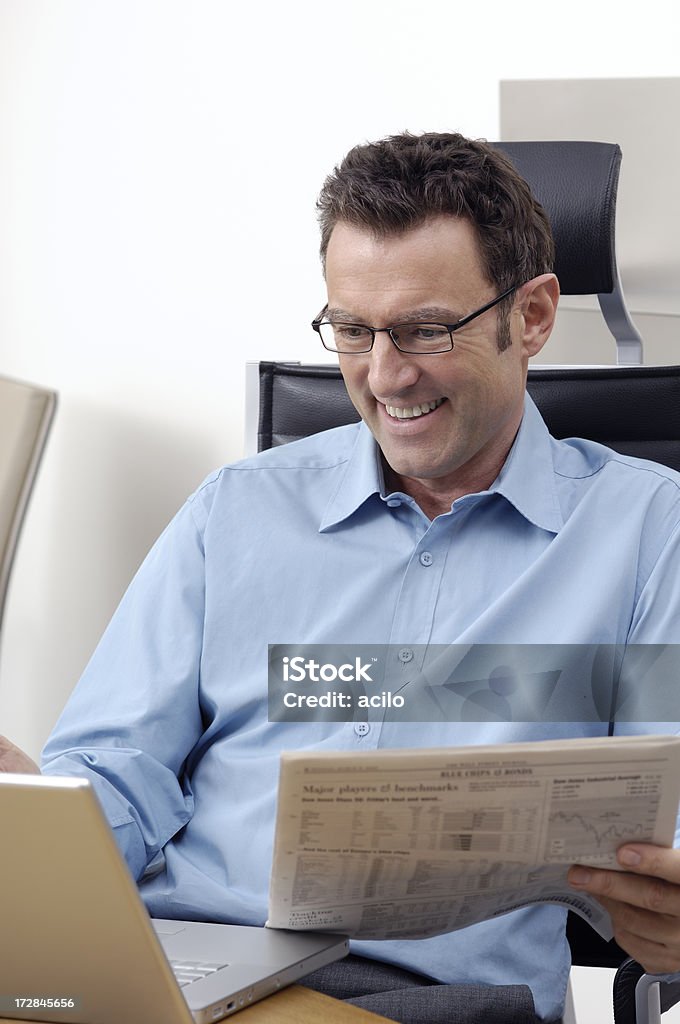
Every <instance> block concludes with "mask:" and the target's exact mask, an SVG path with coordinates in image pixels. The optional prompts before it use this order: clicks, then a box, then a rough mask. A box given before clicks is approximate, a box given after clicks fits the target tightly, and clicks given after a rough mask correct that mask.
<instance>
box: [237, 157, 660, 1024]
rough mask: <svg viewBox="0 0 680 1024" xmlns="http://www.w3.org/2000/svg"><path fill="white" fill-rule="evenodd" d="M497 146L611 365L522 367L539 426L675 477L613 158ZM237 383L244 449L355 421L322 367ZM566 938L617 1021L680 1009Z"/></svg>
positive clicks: (265, 367) (332, 368)
mask: <svg viewBox="0 0 680 1024" xmlns="http://www.w3.org/2000/svg"><path fill="white" fill-rule="evenodd" d="M497 145H498V147H499V148H500V149H502V150H503V151H504V152H505V153H506V154H507V156H508V157H510V159H511V160H512V161H513V162H514V163H515V165H516V166H517V168H518V169H519V170H520V172H521V173H522V175H523V176H524V177H525V178H526V179H527V181H528V182H529V184H530V185H531V187H532V190H533V192H534V194H535V195H536V197H537V198H538V199H539V201H540V202H541V203H542V205H543V207H544V209H545V210H546V213H547V214H548V217H549V218H550V221H551V225H552V229H553V234H554V236H555V243H556V266H555V271H556V273H557V275H558V277H559V279H560V286H561V290H562V293H563V294H566V295H574V294H589V295H592V294H595V295H597V296H598V298H599V301H600V306H601V308H602V311H603V315H604V317H605V319H606V321H607V324H608V326H609V328H610V330H611V332H612V334H613V335H614V338H615V341H616V347H617V355H618V362H619V364H621V365H618V366H611V367H592V368H583V367H560V368H554V367H550V368H547V367H545V368H541V367H532V368H530V371H529V380H528V390H529V392H530V394H531V395H532V397H533V399H534V401H535V402H536V404H537V405H538V408H539V409H540V411H541V413H542V415H543V417H544V419H545V420H546V423H547V424H548V428H549V429H550V431H551V433H552V434H553V435H554V436H555V437H558V438H562V437H585V438H588V439H591V440H595V441H599V442H600V443H602V444H606V445H608V446H609V447H611V448H613V449H615V450H616V451H619V452H621V453H623V454H628V455H634V456H637V457H640V458H647V459H652V460H654V461H657V462H661V463H663V464H665V465H667V466H671V467H672V468H673V469H676V470H680V366H663V367H661V366H642V365H625V364H639V363H640V362H641V359H642V342H641V339H640V336H639V334H638V332H637V330H636V328H635V327H634V325H633V324H632V322H631V319H630V316H629V315H628V312H627V310H626V306H625V302H624V298H623V292H622V289H621V284H620V280H619V275H618V270H617V267H616V255H615V213H616V189H617V184H618V174H619V168H620V163H621V150H620V149H619V147H618V146H616V145H613V144H608V143H595V142H514V143H498V144H497ZM310 336H311V332H310ZM253 369H255V371H256V373H255V376H256V378H257V380H256V382H255V383H254V381H253V373H252V371H253ZM247 386H248V388H249V391H250V392H251V394H250V395H249V396H248V404H249V405H252V403H253V402H257V417H251V423H252V424H253V426H252V429H253V431H256V440H255V438H254V437H251V438H249V439H247V445H248V447H249V449H250V450H251V451H254V450H258V451H262V450H263V449H266V448H271V447H273V446H276V445H280V444H285V443H287V442H289V441H293V440H296V439H298V438H301V437H305V436H308V435H309V434H312V433H316V432H318V431H320V430H326V429H329V428H331V427H336V426H341V425H342V424H345V423H352V422H356V421H357V420H358V419H359V416H358V414H357V412H356V410H355V409H354V407H353V406H352V404H351V402H350V400H349V397H348V395H347V392H346V391H345V387H344V383H343V380H342V377H341V375H340V371H339V368H338V367H337V366H336V365H333V364H319V365H300V364H297V363H273V362H262V363H259V364H256V365H255V367H251V368H250V370H249V378H248V384H247ZM255 392H256V393H257V396H255ZM255 420H256V421H257V422H256V426H255ZM567 936H568V938H569V941H570V945H571V948H572V956H573V962H574V964H576V965H583V966H603V967H619V965H622V966H620V967H619V971H618V973H617V976H616V980H615V984H614V1012H615V1017H614V1019H615V1022H616V1024H654V1022H655V1020H658V1019H659V1016H658V1009H657V1008H658V1007H659V1006H660V1008H661V1009H662V1010H665V1009H667V1008H668V1007H669V1006H671V1005H673V1004H674V1003H675V1002H677V1001H679V1000H680V983H678V984H665V983H664V984H659V983H657V982H655V981H654V979H650V978H649V977H648V976H646V975H644V972H643V969H642V968H641V967H640V965H639V964H636V963H635V961H633V960H630V959H626V954H625V953H624V952H623V951H622V950H621V949H620V948H619V947H618V946H617V945H616V943H614V942H611V943H605V942H604V941H603V940H602V939H601V938H600V937H599V936H598V935H597V934H596V933H595V932H594V931H593V930H592V929H591V928H590V927H589V926H588V925H586V924H585V923H584V922H583V921H582V920H581V919H580V918H579V917H577V916H576V915H572V914H570V915H569V923H568V927H567ZM638 982H639V984H638ZM636 986H637V1006H636Z"/></svg>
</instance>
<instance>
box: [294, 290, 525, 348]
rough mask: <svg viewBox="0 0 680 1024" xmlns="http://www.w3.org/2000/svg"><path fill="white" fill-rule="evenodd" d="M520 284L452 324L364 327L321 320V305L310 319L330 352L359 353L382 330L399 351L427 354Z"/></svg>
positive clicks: (448, 341) (444, 344) (448, 343)
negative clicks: (318, 311) (315, 314)
mask: <svg viewBox="0 0 680 1024" xmlns="http://www.w3.org/2000/svg"><path fill="white" fill-rule="evenodd" d="M518 287H519V285H516V284H515V285H513V286H512V288H506V290H505V291H504V292H503V293H502V294H501V295H498V296H497V297H496V298H495V299H492V300H491V302H487V303H486V304H485V305H484V306H480V308H479V309H476V310H475V311H474V313H468V315H467V316H464V317H461V319H460V320H457V321H456V323H455V324H432V323H413V324H394V325H393V326H392V327H367V326H366V324H348V323H345V321H344V320H324V319H323V318H324V316H325V314H326V310H327V309H328V306H327V305H326V306H324V308H323V309H322V310H321V312H320V313H319V315H318V316H317V317H315V318H314V320H312V327H313V328H314V330H315V331H316V332H317V334H318V335H319V337H320V338H321V344H322V345H323V347H324V348H325V349H328V351H329V352H339V353H340V354H341V355H360V354H362V353H364V352H370V351H371V349H372V348H373V344H374V342H375V336H376V334H380V333H381V332H382V331H385V332H386V333H387V334H389V336H390V338H391V339H392V342H393V344H394V345H395V346H396V347H397V348H398V349H399V351H400V352H406V353H410V354H412V355H419V356H428V355H436V354H437V353H439V352H450V351H451V349H452V348H453V335H454V331H459V330H460V329H461V327H465V325H466V324H469V323H470V321H471V320H474V319H475V318H476V317H478V316H481V315H482V313H486V311H487V309H492V308H493V307H494V306H497V305H498V303H499V302H502V300H503V299H506V298H507V297H508V295H512V293H513V292H515V291H517V288H518Z"/></svg>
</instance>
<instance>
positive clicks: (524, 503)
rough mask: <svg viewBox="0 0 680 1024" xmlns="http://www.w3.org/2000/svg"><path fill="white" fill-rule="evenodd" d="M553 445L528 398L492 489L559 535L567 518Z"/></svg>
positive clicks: (527, 517)
mask: <svg viewBox="0 0 680 1024" xmlns="http://www.w3.org/2000/svg"><path fill="white" fill-rule="evenodd" d="M552 446H553V441H552V438H551V436H550V434H549V433H548V428H547V427H546V425H545V423H544V422H543V417H542V416H541V414H540V412H539V411H538V409H537V408H536V405H535V404H534V402H533V399H532V398H531V397H530V396H529V395H528V394H525V396H524V416H523V417H522V422H521V424H520V428H519V430H518V431H517V436H516V438H515V441H514V444H513V446H512V448H511V449H510V453H509V454H508V457H507V459H506V460H505V463H504V465H503V468H502V469H501V471H500V473H499V474H498V476H497V477H496V479H495V481H494V482H493V484H492V485H491V487H490V488H489V493H492V494H494V493H495V494H501V495H502V496H503V497H504V498H505V499H506V500H507V501H509V502H510V504H511V505H514V507H515V508H516V509H517V511H518V512H519V513H520V514H521V515H523V516H524V518H525V519H528V520H529V522H531V523H533V524H534V526H538V527H539V528H540V529H542V530H549V531H550V532H551V533H559V531H560V530H561V528H562V526H563V525H564V517H563V515H562V510H561V507H560V502H559V498H558V495H557V486H556V482H555V466H554V463H553V447H552Z"/></svg>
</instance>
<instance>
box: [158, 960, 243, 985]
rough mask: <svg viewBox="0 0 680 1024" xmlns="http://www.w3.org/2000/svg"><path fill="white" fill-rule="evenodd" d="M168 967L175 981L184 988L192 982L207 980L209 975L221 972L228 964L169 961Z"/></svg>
mask: <svg viewBox="0 0 680 1024" xmlns="http://www.w3.org/2000/svg"><path fill="white" fill-rule="evenodd" d="M170 966H171V967H172V969H173V972H174V974H175V977H176V978H177V981H178V982H179V984H180V985H181V986H182V988H184V986H185V985H190V984H191V982H192V981H199V980H200V979H201V978H207V976H208V975H209V974H214V973H215V971H221V970H222V968H223V967H228V966H229V964H209V963H206V962H205V961H204V960H201V961H200V962H197V963H192V962H191V961H190V960H171V961H170Z"/></svg>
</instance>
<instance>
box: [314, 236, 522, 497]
mask: <svg viewBox="0 0 680 1024" xmlns="http://www.w3.org/2000/svg"><path fill="white" fill-rule="evenodd" d="M518 283H520V282H518ZM326 284H327V288H328V316H329V319H334V318H338V319H343V320H346V321H347V320H350V321H352V322H354V323H361V324H367V325H368V326H372V327H390V326H392V325H393V324H398V323H408V322H409V321H417V320H420V321H430V322H440V323H455V322H456V321H457V320H459V319H460V318H461V317H463V316H465V315H466V314H467V313H470V312H472V311H473V310H475V309H478V308H479V307H480V306H482V305H484V303H486V302H488V301H489V300H490V299H493V298H494V297H495V296H496V294H497V292H498V289H497V288H495V286H494V285H493V284H491V283H490V282H489V281H488V280H487V278H486V276H485V274H484V272H483V270H482V264H481V259H480V255H479V246H478V242H477V239H476V237H475V233H474V230H473V228H472V227H471V225H470V224H469V223H468V221H466V220H461V219H458V218H455V217H451V216H438V217H436V218H433V219H431V220H429V221H427V222H426V223H425V224H423V225H421V226H420V227H417V228H415V229H413V230H411V231H408V232H406V233H403V234H400V235H393V236H388V237H385V238H376V237H375V236H374V235H373V234H372V233H370V232H367V231H365V230H362V229H361V228H357V227H352V226H351V225H349V224H346V223H344V222H340V223H338V224H337V225H336V226H335V228H334V229H333V233H332V235H331V238H330V241H329V245H328V252H327V257H326ZM521 324H522V317H521V315H520V314H519V313H518V312H517V311H515V312H514V313H513V314H511V323H510V334H511V338H512V342H513V343H512V344H511V345H510V346H509V347H508V348H507V349H505V350H504V351H503V352H500V351H499V349H498V345H497V341H496V337H497V327H498V312H497V309H496V308H494V309H491V310H489V311H488V312H486V313H484V314H482V316H480V317H479V318H478V319H476V320H473V321H472V322H471V323H470V324H469V325H468V326H466V327H464V328H462V329H461V330H460V331H458V332H456V333H455V334H454V336H453V338H454V349H453V350H452V351H450V352H444V353H439V354H437V355H406V354H404V353H402V352H399V351H398V350H397V349H396V347H395V346H394V345H393V343H392V341H391V339H390V337H389V335H388V334H385V333H381V334H378V335H376V339H375V344H374V346H373V349H372V351H371V352H367V353H365V354H362V355H341V356H340V367H341V370H342V374H343V376H344V378H345V383H346V385H347V390H348V392H349V395H350V397H351V399H352V402H353V403H354V405H355V406H356V408H357V410H358V412H359V413H360V414H361V417H362V419H363V420H364V421H365V422H366V424H367V425H368V427H369V428H370V430H371V432H372V433H373V435H374V436H375V438H376V440H377V442H378V444H379V446H380V448H381V450H382V453H383V456H384V458H385V460H386V462H387V463H388V465H389V467H391V469H392V471H393V474H396V476H397V477H398V478H399V479H398V480H393V481H392V483H393V484H395V483H396V484H400V485H401V486H402V487H403V489H404V490H406V491H407V492H409V480H411V481H421V482H427V486H428V487H430V488H433V489H435V490H437V491H439V492H446V491H447V490H450V491H451V492H452V493H453V492H455V493H461V492H466V491H472V490H477V489H481V488H485V487H488V486H489V484H490V483H491V482H492V481H493V479H494V478H495V476H496V475H497V473H498V470H499V469H500V466H501V465H502V463H503V461H504V459H505V456H506V455H507V452H508V451H509V449H510V446H511V445H512V442H513V440H514V437H515V434H516V432H517V429H518V426H519V423H520V420H521V417H522V409H523V399H524V385H525V378H526V367H527V361H528V354H527V352H526V351H525V348H524V346H523V344H522V341H521V335H522V331H521ZM432 406H435V408H431V407H432ZM418 407H420V415H414V414H413V413H414V410H417V409H418ZM423 407H425V408H426V409H428V408H429V409H430V410H431V411H428V412H423V411H422V410H423ZM411 489H412V488H411Z"/></svg>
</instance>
